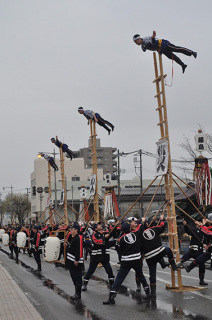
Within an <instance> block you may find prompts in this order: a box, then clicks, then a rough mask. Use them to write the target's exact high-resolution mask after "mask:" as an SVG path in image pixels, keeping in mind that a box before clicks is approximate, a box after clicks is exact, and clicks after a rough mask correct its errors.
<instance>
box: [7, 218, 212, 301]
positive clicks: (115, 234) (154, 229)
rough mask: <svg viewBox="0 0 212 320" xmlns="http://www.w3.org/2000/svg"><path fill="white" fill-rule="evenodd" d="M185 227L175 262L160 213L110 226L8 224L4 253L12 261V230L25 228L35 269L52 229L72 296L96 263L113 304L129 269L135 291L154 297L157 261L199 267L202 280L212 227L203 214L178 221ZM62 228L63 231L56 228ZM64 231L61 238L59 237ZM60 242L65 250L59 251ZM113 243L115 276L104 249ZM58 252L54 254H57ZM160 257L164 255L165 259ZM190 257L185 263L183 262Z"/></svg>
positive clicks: (83, 285) (14, 237)
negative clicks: (184, 242)
mask: <svg viewBox="0 0 212 320" xmlns="http://www.w3.org/2000/svg"><path fill="white" fill-rule="evenodd" d="M184 225H185V232H186V233H187V234H188V235H190V246H189V250H188V251H187V252H186V253H184V255H183V256H182V258H181V260H180V262H179V263H178V264H176V263H175V260H174V257H173V253H172V250H171V249H170V248H169V247H167V246H163V245H162V242H161V237H160V235H161V234H162V233H164V230H165V227H166V221H165V219H164V216H163V215H161V217H160V220H159V222H158V223H157V224H156V223H155V221H152V222H151V223H150V222H149V221H148V220H146V219H145V218H142V219H140V220H137V219H136V218H133V219H131V220H129V221H128V220H122V221H117V222H116V223H115V224H114V225H103V224H102V222H99V223H95V224H89V223H88V224H85V225H82V226H81V225H79V224H78V223H77V222H74V223H73V224H72V225H71V226H64V225H59V224H58V225H55V226H53V227H50V226H48V225H45V226H42V227H41V226H37V225H34V226H32V227H28V226H27V227H22V228H20V227H19V226H16V227H15V228H13V227H12V226H8V228H6V232H8V233H9V239H10V243H9V248H10V258H11V259H13V252H14V253H15V259H16V261H17V262H18V254H19V250H20V249H19V248H18V247H17V233H18V232H19V231H22V232H25V233H26V236H27V243H26V248H23V251H24V253H25V251H26V250H27V251H28V254H29V256H31V255H32V254H33V256H34V259H35V261H36V263H37V270H36V271H38V272H40V271H41V253H42V246H43V245H44V243H45V239H46V238H47V237H48V236H49V235H51V233H52V231H54V232H55V231H56V232H57V231H60V232H58V234H57V235H58V237H59V238H60V240H61V251H60V257H61V255H62V254H64V252H66V255H65V259H64V260H65V266H66V268H68V269H69V272H70V275H71V278H72V281H73V284H74V286H75V294H74V296H72V300H78V299H81V291H87V289H88V283H89V279H90V278H91V276H92V275H93V274H94V272H95V270H96V268H97V266H98V265H99V264H101V265H102V266H103V268H104V269H105V271H106V273H107V275H108V281H109V285H110V293H109V297H108V299H107V300H106V301H104V302H103V304H115V297H116V295H117V292H118V290H119V288H120V286H121V284H122V283H123V281H124V279H125V278H126V276H127V275H128V273H129V271H130V270H131V269H134V270H135V281H136V284H137V290H136V291H141V284H142V286H143V289H144V292H145V294H146V296H147V297H153V298H154V297H156V269H157V263H160V264H161V266H162V268H166V267H169V266H170V267H171V268H172V269H173V270H177V269H178V268H185V269H186V271H187V272H190V271H191V270H192V269H193V268H194V267H196V266H199V280H200V282H199V283H200V285H207V283H206V282H205V281H204V274H205V262H206V261H207V260H209V259H211V253H212V245H211V239H212V226H211V222H210V220H207V219H204V220H202V221H197V222H196V223H195V224H193V225H192V224H189V223H186V222H185V221H184ZM61 231H64V232H61ZM64 235H65V238H64ZM64 246H65V247H66V250H65V251H64ZM111 247H115V249H116V251H117V254H118V259H119V263H120V269H119V271H118V274H117V276H116V277H115V276H114V273H113V270H112V267H111V264H110V248H111ZM88 255H89V256H90V263H89V267H88V270H87V272H86V273H85V275H84V278H83V270H84V259H85V260H87V257H88ZM60 257H59V259H60ZM164 257H168V260H167V261H165V260H164ZM190 258H193V260H192V262H190V264H188V265H187V264H186V263H185V262H186V261H187V260H189V259H190ZM143 259H145V260H146V263H147V265H148V268H149V282H150V284H148V283H147V280H146V278H145V276H144V274H143V271H142V265H143Z"/></svg>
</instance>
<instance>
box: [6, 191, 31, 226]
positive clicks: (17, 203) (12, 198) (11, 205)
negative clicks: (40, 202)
mask: <svg viewBox="0 0 212 320" xmlns="http://www.w3.org/2000/svg"><path fill="white" fill-rule="evenodd" d="M30 208H31V204H30V202H29V201H28V200H27V197H26V195H23V194H13V195H11V194H8V195H7V196H6V198H5V200H4V201H2V209H3V211H8V212H10V214H11V216H13V217H14V218H17V219H18V222H19V223H20V224H23V223H24V221H25V219H26V217H27V213H28V211H29V210H30Z"/></svg>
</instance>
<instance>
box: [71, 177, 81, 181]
mask: <svg viewBox="0 0 212 320" xmlns="http://www.w3.org/2000/svg"><path fill="white" fill-rule="evenodd" d="M71 180H72V181H80V177H72V178H71Z"/></svg>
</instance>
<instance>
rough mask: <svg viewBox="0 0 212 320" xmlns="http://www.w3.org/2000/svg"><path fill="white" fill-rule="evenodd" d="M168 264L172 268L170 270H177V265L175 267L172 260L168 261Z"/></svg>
mask: <svg viewBox="0 0 212 320" xmlns="http://www.w3.org/2000/svg"><path fill="white" fill-rule="evenodd" d="M169 263H170V265H171V267H172V270H174V271H175V270H177V265H176V263H175V261H174V258H173V259H171V260H169Z"/></svg>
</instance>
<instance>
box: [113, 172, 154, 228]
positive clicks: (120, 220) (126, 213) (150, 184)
mask: <svg viewBox="0 0 212 320" xmlns="http://www.w3.org/2000/svg"><path fill="white" fill-rule="evenodd" d="M156 179H157V177H155V178H154V180H152V182H151V183H150V184H149V185H148V187H147V188H146V189H145V190H144V191H143V192H142V194H141V195H140V196H139V197H138V198H137V200H136V201H135V202H134V203H133V204H132V206H131V207H130V208H129V209H128V210H127V212H126V213H125V214H124V215H123V216H122V217H121V219H120V220H119V221H118V222H116V224H115V225H114V227H113V228H112V229H111V230H110V232H109V234H111V232H113V230H114V229H115V228H116V226H117V225H118V224H119V223H120V222H121V221H122V220H123V219H124V218H125V217H126V215H127V214H128V213H129V212H130V210H132V208H133V207H134V206H135V205H136V203H137V202H138V201H139V200H140V199H141V197H143V195H144V194H145V193H146V192H147V190H148V189H149V188H150V187H151V185H152V184H153V183H154V182H155V180H156Z"/></svg>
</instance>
